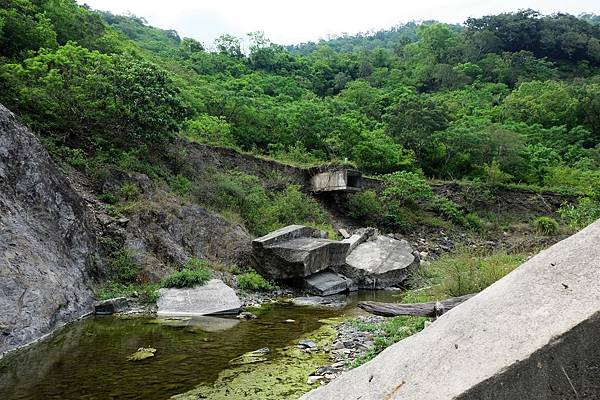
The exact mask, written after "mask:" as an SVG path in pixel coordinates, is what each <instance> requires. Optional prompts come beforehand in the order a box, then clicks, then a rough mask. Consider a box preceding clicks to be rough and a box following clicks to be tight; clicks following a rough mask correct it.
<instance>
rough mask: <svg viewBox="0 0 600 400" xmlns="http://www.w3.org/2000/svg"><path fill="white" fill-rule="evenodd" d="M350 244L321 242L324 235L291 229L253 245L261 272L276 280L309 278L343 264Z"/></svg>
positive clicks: (279, 230)
mask: <svg viewBox="0 0 600 400" xmlns="http://www.w3.org/2000/svg"><path fill="white" fill-rule="evenodd" d="M348 247H349V244H348V243H344V242H339V241H337V240H328V239H323V238H321V231H319V230H318V229H314V228H309V227H306V226H302V225H290V226H287V227H285V228H282V229H278V230H276V231H274V232H271V233H269V234H268V235H265V236H263V237H260V238H258V239H255V240H253V241H252V249H253V250H254V256H255V259H256V263H255V264H256V266H255V268H256V269H257V271H258V272H260V273H261V274H262V275H265V276H268V277H270V278H273V279H289V278H298V277H306V276H309V275H312V274H314V273H317V272H319V271H322V270H324V269H326V268H328V267H331V266H336V265H341V264H344V262H345V259H346V252H347V250H348Z"/></svg>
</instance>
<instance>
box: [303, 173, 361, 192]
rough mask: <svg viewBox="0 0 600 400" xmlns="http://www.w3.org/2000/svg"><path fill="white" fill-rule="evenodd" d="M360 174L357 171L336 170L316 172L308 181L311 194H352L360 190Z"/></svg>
mask: <svg viewBox="0 0 600 400" xmlns="http://www.w3.org/2000/svg"><path fill="white" fill-rule="evenodd" d="M360 179H361V173H360V172H359V171H357V170H350V169H338V170H330V171H322V172H316V173H315V174H314V175H313V176H312V177H311V179H310V184H311V190H312V191H313V192H316V193H318V192H333V191H344V192H353V191H359V190H360V189H361V185H360Z"/></svg>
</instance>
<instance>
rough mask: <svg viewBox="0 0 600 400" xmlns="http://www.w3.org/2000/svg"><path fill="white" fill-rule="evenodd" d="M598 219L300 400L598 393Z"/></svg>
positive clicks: (554, 397) (549, 398) (503, 398)
mask: <svg viewBox="0 0 600 400" xmlns="http://www.w3.org/2000/svg"><path fill="white" fill-rule="evenodd" d="M599 282H600V221H597V222H595V223H594V224H592V225H590V226H589V227H587V228H586V229H584V230H582V231H581V232H579V233H577V234H575V235H573V236H571V237H570V238H567V239H565V240H563V241H561V242H559V243H557V244H556V245H554V246H552V247H550V248H549V249H547V250H545V251H542V252H541V253H539V254H538V255H537V256H535V257H533V258H531V259H530V260H528V261H527V262H525V263H524V264H522V265H521V266H520V267H519V268H517V269H516V270H515V271H513V272H512V273H510V274H508V275H507V276H506V277H504V278H503V279H501V280H499V281H498V282H496V283H495V284H493V285H491V286H490V287H488V288H487V289H485V290H484V291H482V292H481V293H479V294H478V295H476V296H474V297H473V298H471V299H469V300H467V301H466V302H464V303H462V304H460V305H459V306H457V307H456V308H454V309H452V310H450V311H449V312H447V313H446V314H444V315H442V316H441V317H440V318H439V319H437V320H436V321H435V322H434V323H433V324H432V325H431V326H429V327H427V328H425V329H424V330H423V331H421V332H420V333H418V334H416V335H413V336H411V337H409V338H407V339H405V340H403V341H401V342H399V343H397V344H395V345H393V346H391V347H389V348H388V349H386V350H385V351H383V352H382V353H381V354H380V355H379V356H377V357H376V358H375V359H374V360H372V361H370V362H368V363H366V364H365V365H363V366H361V367H359V368H356V369H354V370H351V371H349V372H347V373H345V374H343V375H342V376H340V377H339V378H338V379H336V380H334V381H333V382H331V383H330V384H328V385H327V386H324V387H321V388H318V389H316V390H314V391H312V392H310V393H308V394H306V395H304V396H303V397H302V399H303V400H334V399H335V400H337V399H347V400H356V399H361V400H375V399H378V400H379V399H390V400H391V399H397V400H400V399H402V400H423V399H427V400H450V399H455V400H476V399H487V400H514V399H539V400H542V399H544V400H559V399H578V400H580V399H590V400H591V399H598V398H600V373H598V372H599V371H600V346H598V341H599V340H600V290H599V287H598V285H599Z"/></svg>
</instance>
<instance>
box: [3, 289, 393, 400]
mask: <svg viewBox="0 0 600 400" xmlns="http://www.w3.org/2000/svg"><path fill="white" fill-rule="evenodd" d="M397 294H398V292H384V291H376V292H359V293H357V294H352V295H351V296H349V302H350V303H351V305H350V306H348V307H346V308H343V309H331V308H318V307H298V306H293V305H288V304H267V305H263V306H262V307H260V308H259V309H256V312H255V313H257V314H259V318H258V319H254V320H249V321H239V320H237V319H224V318H217V319H216V320H212V319H211V318H215V317H210V318H208V319H201V320H198V321H193V320H194V319H193V318H192V319H189V320H187V319H186V320H183V319H180V320H175V319H170V320H169V319H162V320H161V319H160V318H159V319H156V318H134V319H131V318H127V319H120V318H114V317H110V316H107V317H96V318H91V319H87V320H84V321H80V322H77V323H74V324H72V325H69V326H68V327H66V328H65V329H63V330H61V331H60V332H59V333H57V334H56V335H53V336H52V337H50V338H49V339H47V340H44V341H42V342H40V343H38V344H36V345H34V346H31V347H29V348H26V349H23V350H21V351H18V352H16V353H13V354H9V355H8V356H6V357H5V358H4V359H2V360H0V399H2V400H33V399H44V400H49V399H57V400H67V399H102V400H104V399H144V400H153V399H161V400H162V399H167V398H169V397H171V396H174V395H178V394H181V393H186V392H189V391H190V390H195V389H197V388H200V387H203V388H205V389H206V388H208V389H210V390H215V393H217V391H218V390H223V388H224V387H225V385H226V384H227V382H228V381H230V382H231V385H238V383H239V385H238V386H240V387H243V385H244V384H247V385H249V384H252V383H244V382H245V381H244V380H245V379H248V382H250V380H251V379H253V380H255V381H256V382H258V383H257V384H252V385H255V387H256V388H257V390H260V385H265V386H264V387H269V388H270V390H271V391H274V393H278V394H279V396H280V397H279V398H286V397H292V398H293V397H294V396H295V394H294V395H290V396H287V395H286V394H285V393H301V392H304V391H307V390H309V389H310V388H311V387H310V386H308V385H307V383H306V378H307V376H308V374H310V373H311V372H313V371H314V370H315V369H317V368H318V367H320V366H322V365H324V364H326V363H327V362H328V360H327V356H326V354H325V353H322V352H317V353H305V352H302V351H300V350H299V349H295V345H294V343H295V344H297V342H298V341H299V340H302V339H311V340H314V341H315V342H317V343H318V342H319V339H318V338H317V337H314V336H313V332H316V331H318V330H319V328H321V327H324V326H325V329H327V327H328V325H327V323H332V322H335V319H334V320H333V321H331V320H329V318H332V317H338V316H341V315H346V316H353V315H356V313H357V312H358V311H357V310H356V308H355V307H354V306H353V305H352V304H354V303H355V302H356V301H358V300H379V301H390V300H393V298H392V296H394V295H397ZM253 312H254V310H253ZM289 319H293V320H294V321H295V322H293V323H289V322H285V321H286V320H289ZM148 346H152V347H153V348H156V349H158V351H157V352H156V353H155V356H154V357H153V358H152V359H148V360H146V361H141V362H131V361H127V356H129V355H131V354H132V353H133V352H135V351H136V350H137V349H138V348H140V347H148ZM288 346H289V347H288ZM263 347H268V348H269V349H271V351H272V352H271V353H270V354H269V355H268V357H267V360H266V361H264V362H261V363H257V364H249V365H245V366H232V365H230V364H229V361H230V360H232V359H235V358H236V357H239V356H240V355H242V354H244V353H247V352H250V351H254V350H256V349H260V348H263ZM286 347H287V348H286ZM319 348H322V347H319ZM279 360H280V361H279ZM231 371H233V372H231ZM243 371H248V374H242V372H243ZM252 371H255V372H252ZM284 372H285V381H284V380H282V377H283V375H282V374H283V373H284ZM236 375H239V377H237V378H236ZM264 387H263V388H264ZM219 388H221V389H219ZM217 398H218V397H217ZM255 398H260V397H255ZM263 398H266V397H264V396H263ZM273 398H275V397H273Z"/></svg>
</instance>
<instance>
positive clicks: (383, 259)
mask: <svg viewBox="0 0 600 400" xmlns="http://www.w3.org/2000/svg"><path fill="white" fill-rule="evenodd" d="M360 240H363V242H362V243H360V244H358V245H357V246H356V247H355V248H354V250H353V251H351V252H350V254H348V256H347V257H346V264H345V265H342V266H337V267H334V268H333V269H334V270H335V271H336V272H338V273H340V274H342V275H344V276H347V277H348V278H350V279H352V280H353V281H354V283H355V284H356V285H357V286H358V287H359V288H360V289H383V288H386V287H390V286H396V285H399V284H400V283H402V282H403V281H404V280H405V279H406V278H407V276H408V273H409V272H410V271H411V270H412V269H413V268H416V267H417V266H418V265H419V258H418V257H416V256H415V252H414V250H413V248H412V247H411V246H410V244H408V242H407V241H405V240H396V239H393V238H391V237H388V236H384V235H377V233H376V232H375V233H371V236H367V235H366V234H364V235H363V236H362V238H361V239H360Z"/></svg>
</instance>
